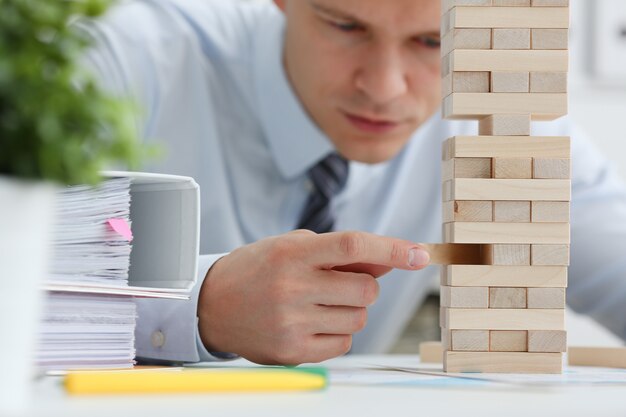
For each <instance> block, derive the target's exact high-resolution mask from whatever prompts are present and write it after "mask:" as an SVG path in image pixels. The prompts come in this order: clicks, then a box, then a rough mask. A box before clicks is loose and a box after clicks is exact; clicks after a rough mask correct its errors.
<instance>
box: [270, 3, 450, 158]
mask: <svg viewBox="0 0 626 417" xmlns="http://www.w3.org/2000/svg"><path fill="white" fill-rule="evenodd" d="M275 2H276V4H277V5H278V6H279V7H280V8H281V9H282V10H283V11H284V12H285V14H286V16H287V34H286V41H285V42H286V43H285V56H284V61H285V66H286V70H287V74H288V76H289V80H290V82H291V85H292V87H293V88H294V90H295V92H296V94H297V95H298V97H299V99H300V101H301V102H302V104H303V105H304V107H305V108H306V111H307V112H308V114H309V116H311V118H312V119H313V120H314V121H315V123H317V125H318V126H319V127H320V128H321V129H322V130H323V131H324V132H325V133H326V134H327V135H328V137H329V138H330V139H331V140H332V141H333V143H334V144H335V147H336V148H337V150H338V151H339V152H340V153H341V154H342V155H343V156H345V157H346V158H348V159H351V160H355V161H360V162H366V163H377V162H382V161H386V160H389V159H391V158H393V157H394V156H395V155H396V154H397V153H398V152H399V151H400V149H401V148H402V147H403V146H404V145H405V144H406V143H407V141H408V140H409V138H410V137H411V134H412V133H413V132H414V131H415V130H416V129H417V128H418V127H419V126H420V125H421V124H422V123H424V122H425V121H426V120H427V119H428V118H429V117H430V116H432V115H433V113H434V112H435V110H436V109H437V108H438V105H439V103H440V100H441V98H440V85H441V84H440V76H439V68H440V56H439V54H440V52H439V8H440V6H439V4H440V3H439V1H437V0H384V1H381V0H275Z"/></svg>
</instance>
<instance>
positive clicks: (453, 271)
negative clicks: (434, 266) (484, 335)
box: [441, 265, 567, 288]
mask: <svg viewBox="0 0 626 417" xmlns="http://www.w3.org/2000/svg"><path fill="white" fill-rule="evenodd" d="M441 282H442V284H443V285H452V286H455V287H523V288H525V287H535V288H538V287H548V288H556V287H561V288H562V287H567V268H565V267H561V266H519V267H515V268H511V267H508V266H489V265H449V266H445V267H443V268H442V270H441Z"/></svg>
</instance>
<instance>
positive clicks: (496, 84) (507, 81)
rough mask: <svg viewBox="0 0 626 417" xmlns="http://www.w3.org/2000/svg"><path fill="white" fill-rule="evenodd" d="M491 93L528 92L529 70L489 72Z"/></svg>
mask: <svg viewBox="0 0 626 417" xmlns="http://www.w3.org/2000/svg"><path fill="white" fill-rule="evenodd" d="M491 92H492V93H528V92H530V73H529V72H498V71H494V72H492V73H491Z"/></svg>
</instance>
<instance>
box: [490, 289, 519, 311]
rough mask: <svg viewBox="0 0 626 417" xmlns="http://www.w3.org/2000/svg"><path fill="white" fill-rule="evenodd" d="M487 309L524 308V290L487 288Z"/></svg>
mask: <svg viewBox="0 0 626 417" xmlns="http://www.w3.org/2000/svg"><path fill="white" fill-rule="evenodd" d="M489 308H495V309H509V308H517V309H523V308H526V288H489Z"/></svg>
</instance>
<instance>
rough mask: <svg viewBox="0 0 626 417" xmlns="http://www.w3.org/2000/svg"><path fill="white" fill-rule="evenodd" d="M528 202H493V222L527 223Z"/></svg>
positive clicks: (528, 215)
mask: <svg viewBox="0 0 626 417" xmlns="http://www.w3.org/2000/svg"><path fill="white" fill-rule="evenodd" d="M530 206H531V202H530V201H494V202H493V221H495V222H505V223H529V222H530V217H531V216H530Z"/></svg>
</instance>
